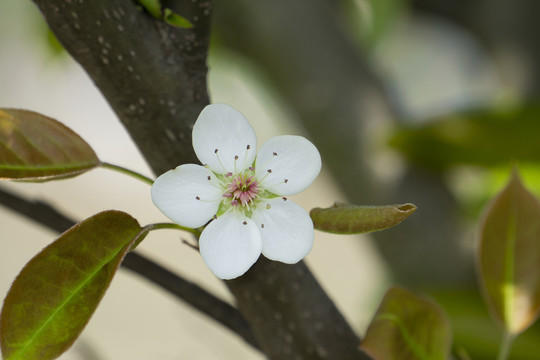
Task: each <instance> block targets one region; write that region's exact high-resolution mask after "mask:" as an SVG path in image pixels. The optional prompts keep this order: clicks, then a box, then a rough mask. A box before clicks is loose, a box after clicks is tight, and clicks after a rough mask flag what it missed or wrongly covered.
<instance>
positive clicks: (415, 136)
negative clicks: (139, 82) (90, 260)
mask: <svg viewBox="0 0 540 360" xmlns="http://www.w3.org/2000/svg"><path fill="white" fill-rule="evenodd" d="M284 4H286V5H284ZM284 6H286V8H287V11H283V9H284ZM539 11H540V3H539V2H537V1H534V0H528V1H527V0H518V1H512V0H492V1H485V0H474V1H464V0H459V1H444V0H437V1H425V0H410V1H406V0H379V1H370V0H341V1H334V2H331V1H327V0H326V1H325V0H311V1H295V2H293V3H288V2H285V3H283V2H282V1H259V2H253V1H249V0H235V1H229V2H218V3H216V9H215V13H214V27H213V40H212V46H211V49H210V57H209V68H210V72H209V77H208V81H209V89H210V92H211V99H212V102H224V103H229V104H231V105H233V106H234V107H236V108H237V109H239V110H240V111H241V112H243V113H244V115H245V116H246V117H247V118H248V119H249V120H250V122H251V123H252V124H253V126H254V128H255V130H256V132H257V135H258V140H259V145H260V144H262V143H263V142H264V141H265V140H266V139H268V138H270V137H272V136H275V135H280V134H301V135H304V136H306V137H308V138H310V139H311V140H312V141H313V142H314V143H315V144H316V145H317V146H318V148H319V150H320V151H321V154H322V156H323V164H324V166H323V171H322V173H321V176H319V178H318V179H317V180H316V183H315V184H314V185H313V186H312V187H310V188H309V189H308V190H307V191H305V192H304V193H302V194H300V195H298V196H296V197H295V199H294V200H295V201H296V202H298V203H299V204H300V205H301V206H302V207H304V209H306V210H308V211H309V209H311V208H313V207H327V206H330V205H331V204H332V203H333V202H334V201H346V202H351V203H356V204H366V205H367V204H369V205H378V204H394V203H403V202H412V203H414V204H416V205H417V206H418V207H419V209H418V211H417V212H416V213H415V214H414V215H413V216H412V217H411V218H409V219H408V220H406V221H405V222H404V223H403V224H401V225H399V226H397V227H396V228H393V229H390V230H386V231H383V232H379V233H375V234H372V235H370V236H337V235H328V234H322V233H316V239H315V246H314V249H313V251H312V252H311V253H310V255H308V257H307V258H306V262H307V264H308V266H309V267H310V268H311V269H312V271H313V272H314V273H315V275H316V277H317V278H318V279H319V281H320V282H321V283H322V285H323V287H324V288H325V289H326V290H327V291H328V293H329V295H330V296H331V297H332V299H333V300H334V301H335V302H336V304H337V306H338V308H339V309H340V310H341V311H342V312H343V314H344V315H345V317H346V318H347V319H348V320H349V321H350V323H351V324H352V326H353V327H354V329H355V330H356V331H357V332H358V333H359V334H360V335H361V336H362V335H363V333H364V332H365V330H366V327H367V324H368V323H369V321H370V319H371V316H372V314H373V313H374V312H375V309H376V308H377V305H378V302H379V301H380V299H381V297H382V295H383V294H384V292H385V290H386V288H387V287H388V286H390V285H395V284H397V285H401V286H404V287H407V288H409V289H411V290H414V291H417V292H419V293H424V294H428V295H430V296H431V297H432V298H435V299H436V300H437V301H438V302H439V303H440V304H441V306H442V307H443V308H444V309H445V310H446V312H447V313H448V314H449V316H450V318H451V321H452V325H453V329H454V348H453V350H454V353H455V355H456V356H461V358H463V359H466V358H467V357H466V356H467V354H468V356H470V358H472V359H477V360H479V359H493V358H494V357H495V354H496V352H497V347H498V342H499V337H500V332H499V330H498V329H497V326H496V325H495V323H493V321H492V320H490V318H489V317H488V314H487V310H486V309H485V306H484V305H483V303H482V300H481V297H480V295H479V292H478V287H477V282H476V278H475V271H474V262H473V256H474V249H475V241H476V240H475V231H476V226H477V222H478V219H479V216H480V214H481V209H482V208H483V206H484V205H485V203H486V202H487V201H488V200H489V199H490V198H491V197H492V196H493V195H494V194H495V193H496V192H497V191H498V190H500V189H501V187H502V186H503V184H504V182H505V181H506V179H507V178H508V175H509V172H510V169H511V167H512V164H514V163H515V162H518V163H519V166H520V169H521V172H522V175H523V177H524V181H525V183H526V185H527V186H528V188H529V189H531V190H532V191H533V192H535V193H536V194H540V181H539V180H540V172H539V168H538V165H537V164H538V162H539V161H540V142H539V141H538V138H539V134H540V121H539V117H540V107H538V105H537V102H536V99H537V97H538V94H537V92H538V91H539V90H540V78H539V77H540V71H539V68H538V65H537V64H538V63H540V62H539V61H538V60H540V59H539V57H540V42H538V41H537V39H536V36H537V34H538V29H537V27H538V25H537V24H536V19H535V16H536V15H535V14H538V13H540V12H539ZM0 83H1V84H2V86H0V106H1V107H12V108H23V109H29V110H34V111H38V112H40V113H43V114H45V115H47V116H50V117H53V118H55V119H57V120H59V121H61V122H62V123H64V124H66V125H67V126H69V127H70V128H71V129H73V130H74V131H75V132H77V133H78V134H79V135H81V136H82V137H83V138H84V139H85V140H86V141H87V142H88V143H89V144H90V145H91V146H92V147H93V148H94V150H95V151H96V153H97V154H98V156H99V158H100V159H101V160H103V161H106V162H109V163H113V164H118V165H121V166H124V167H127V168H130V169H133V170H136V171H139V172H141V173H144V174H146V175H148V176H151V172H150V170H149V168H148V167H147V166H146V164H145V163H144V160H143V159H142V157H141V156H140V154H139V153H138V150H137V149H136V147H135V146H134V145H133V143H132V141H131V140H130V138H129V137H128V135H127V133H126V132H125V131H124V129H123V128H122V126H121V124H120V123H119V122H118V121H117V119H116V117H115V115H114V113H113V112H112V110H111V109H110V108H109V106H108V105H107V102H106V101H105V100H104V98H103V97H102V96H101V94H100V93H99V91H98V90H97V89H96V88H95V86H94V85H93V83H92V82H91V81H90V79H89V78H88V77H87V75H86V74H85V73H84V71H83V70H82V69H81V68H80V66H79V65H77V64H76V63H74V61H73V60H71V59H70V57H69V56H68V55H67V54H66V53H65V52H64V51H63V50H62V49H61V47H60V46H59V45H58V44H57V43H56V42H55V39H54V38H53V37H52V36H51V34H50V33H49V31H48V29H47V26H46V24H45V23H44V21H43V20H42V18H41V16H40V14H39V12H38V10H37V8H36V7H35V6H34V5H33V4H32V3H31V2H30V1H16V0H7V1H3V2H0ZM0 186H2V189H7V190H9V191H12V192H14V193H16V194H19V195H21V196H23V197H26V198H30V199H39V200H43V201H46V202H48V203H50V204H52V205H53V206H55V207H56V208H57V209H59V210H61V211H62V212H64V213H66V214H68V215H69V216H70V217H72V218H74V219H77V220H81V219H84V218H86V217H89V216H91V215H93V214H95V213H97V212H99V211H102V210H105V209H118V210H122V211H125V212H128V213H130V214H131V215H133V216H134V217H135V218H137V219H138V220H139V222H140V223H141V224H143V225H145V224H148V223H152V222H159V221H164V220H165V218H164V216H163V215H162V214H161V213H159V211H157V210H156V209H155V208H154V207H153V205H152V202H151V200H150V196H149V187H148V186H147V185H146V184H143V183H140V182H138V181H137V180H134V179H131V178H127V177H125V176H123V175H120V174H117V173H113V172H111V171H107V170H101V169H97V170H93V171H91V172H90V173H86V174H84V175H82V176H80V177H77V178H74V179H70V180H64V181H57V182H48V183H43V184H23V183H2V184H0ZM0 224H1V225H2V232H1V235H0V293H1V294H2V295H4V294H5V293H6V292H7V290H8V289H9V286H10V284H11V282H12V281H13V279H14V277H15V276H16V275H17V273H18V272H19V271H20V269H21V268H22V267H23V266H24V264H25V263H26V262H27V261H28V260H29V259H30V258H31V257H32V256H34V255H35V254H36V253H37V252H38V251H39V250H41V249H42V248H43V247H44V246H46V245H47V244H48V243H50V242H51V241H53V240H54V239H55V237H56V234H53V233H51V232H49V231H48V230H46V229H44V228H42V227H41V226H39V225H36V224H34V223H32V222H29V221H28V220H26V219H24V218H23V217H20V216H18V215H15V214H12V213H11V212H10V211H8V210H6V209H5V208H2V207H0ZM182 236H184V237H185V238H186V239H189V234H184V235H182V234H180V233H178V232H173V231H170V232H169V231H162V232H158V233H152V234H151V235H150V236H149V237H148V238H147V239H146V240H145V241H144V242H143V243H142V245H141V246H140V247H139V249H140V251H141V252H142V253H143V254H145V255H147V256H148V257H150V258H152V259H154V260H156V261H158V262H160V263H162V264H164V265H165V266H166V267H168V268H170V269H171V270H173V271H175V272H177V273H178V274H181V275H182V276H183V277H185V278H187V279H189V280H192V281H194V282H197V283H198V284H200V285H202V286H204V287H205V288H208V289H209V290H211V291H212V292H214V293H215V294H217V295H218V296H220V297H222V298H223V299H226V300H228V301H232V298H231V297H230V295H229V294H228V292H227V290H226V289H225V287H224V285H223V284H222V283H221V282H220V281H218V280H217V279H216V278H215V277H214V276H213V275H212V274H211V273H210V272H209V270H208V269H206V267H205V266H204V265H203V264H202V261H201V259H200V257H199V255H198V254H197V253H196V252H195V251H194V250H192V249H191V248H189V247H187V246H185V245H183V244H182V242H181V239H182ZM539 335H540V329H539V327H538V325H536V326H535V327H532V328H531V329H529V330H527V331H526V332H525V333H524V334H523V335H522V336H521V337H519V338H518V339H517V341H516V343H515V346H514V348H513V352H512V356H511V359H523V360H525V359H530V360H532V359H538V358H539V357H538V356H537V355H535V354H538V353H540V345H538V341H537V339H538V336H539ZM125 358H129V359H153V358H160V359H191V358H197V359H224V358H227V359H228V358H235V359H258V358H262V357H261V356H260V354H258V353H257V352H256V351H254V350H252V349H251V348H249V347H248V346H246V345H244V344H243V342H242V341H241V340H239V339H238V338H237V337H236V336H235V335H233V334H231V333H230V332H228V331H227V330H225V329H222V328H221V327H220V326H219V325H217V324H215V323H214V322H213V321H212V320H210V319H208V318H206V317H205V316H204V315H201V314H198V313H196V312H195V311H193V310H192V309H191V308H189V307H187V306H185V305H184V304H182V303H181V302H179V301H178V300H176V299H175V298H173V297H172V296H170V295H168V294H166V293H165V292H163V291H162V290H161V289H158V288H157V287H155V286H153V285H151V284H149V283H148V282H146V281H145V280H143V279H140V278H139V277H138V276H137V275H135V274H132V273H130V272H128V271H126V270H121V271H120V272H119V273H118V275H117V277H116V278H115V279H114V281H113V283H112V285H111V288H110V289H109V291H108V293H107V295H106V296H105V298H104V299H103V301H102V303H101V305H100V307H99V308H98V310H97V311H96V314H95V315H94V317H93V318H92V319H91V321H90V323H89V324H88V326H87V328H86V329H85V331H84V332H83V334H82V336H81V337H80V338H79V340H78V341H77V342H76V343H75V345H74V346H73V348H72V349H71V350H69V351H68V352H67V353H66V354H64V355H63V356H62V357H61V359H85V360H86V359H96V360H98V359H103V360H107V359H125Z"/></svg>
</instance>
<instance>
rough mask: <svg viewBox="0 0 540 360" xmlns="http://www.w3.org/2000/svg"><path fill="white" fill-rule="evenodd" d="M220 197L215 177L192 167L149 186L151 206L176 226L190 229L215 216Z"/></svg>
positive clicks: (170, 171) (163, 176)
mask: <svg viewBox="0 0 540 360" xmlns="http://www.w3.org/2000/svg"><path fill="white" fill-rule="evenodd" d="M208 177H210V180H208ZM222 196H223V190H221V189H219V185H218V183H217V178H216V175H215V174H214V173H212V172H211V171H210V170H208V169H207V168H205V167H204V166H200V165H194V164H184V165H180V166H178V167H177V168H176V169H174V170H169V171H167V172H166V173H164V174H162V175H161V176H160V177H158V178H157V179H156V181H155V182H154V184H153V185H152V201H153V202H154V205H156V207H157V208H158V209H159V210H161V212H162V213H164V214H165V215H167V217H168V218H169V219H171V220H172V221H174V222H175V223H177V224H180V225H182V226H187V227H191V228H196V227H199V226H202V225H204V224H206V223H207V222H208V221H209V220H210V219H211V218H212V217H213V216H214V215H215V214H216V211H217V209H218V207H219V203H220V202H221V200H222Z"/></svg>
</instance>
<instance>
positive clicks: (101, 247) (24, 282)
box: [0, 211, 146, 360]
mask: <svg viewBox="0 0 540 360" xmlns="http://www.w3.org/2000/svg"><path fill="white" fill-rule="evenodd" d="M145 235H146V230H145V229H141V227H140V226H139V224H138V223H137V221H136V220H135V219H133V218H132V217H131V216H129V215H128V214H125V213H122V212H119V211H105V212H102V213H99V214H97V215H94V216H93V217H91V218H89V219H86V220H84V221H83V222H81V223H79V224H77V225H75V226H73V227H72V228H71V229H69V230H67V231H66V232H65V233H64V234H62V235H61V236H60V237H59V238H58V239H57V240H56V241H55V242H53V243H52V244H50V245H49V246H47V247H46V248H45V249H43V250H42V251H41V252H40V253H39V254H37V255H36V256H35V257H34V258H33V259H32V260H30V261H29V262H28V264H26V266H25V267H24V268H23V269H22V271H21V272H20V273H19V275H18V276H17V278H16V279H15V281H14V282H13V285H12V286H11V289H10V290H9V292H8V294H7V296H6V299H5V301H4V306H3V308H2V313H1V314H0V345H1V349H2V356H3V359H6V360H7V359H9V360H16V359H17V360H23V359H24V360H33V359H40V360H47V359H54V358H56V357H58V356H59V355H60V354H62V353H63V352H64V351H65V350H67V349H68V348H69V347H70V346H71V344H72V343H73V342H74V341H75V339H76V338H77V337H78V336H79V334H80V332H81V331H82V330H83V328H84V326H85V325H86V323H87V322H88V320H89V319H90V317H91V316H92V314H93V313H94V310H95V309H96V307H97V305H98V304H99V302H100V300H101V298H102V297H103V294H104V293H105V291H106V289H107V288H108V286H109V284H110V282H111V280H112V278H113V276H114V274H115V273H116V270H117V269H118V267H119V266H120V263H121V261H122V259H123V258H124V256H125V255H126V253H127V252H128V251H129V249H130V248H131V247H132V245H133V244H134V243H135V242H137V241H138V240H139V239H140V238H141V237H144V236H145Z"/></svg>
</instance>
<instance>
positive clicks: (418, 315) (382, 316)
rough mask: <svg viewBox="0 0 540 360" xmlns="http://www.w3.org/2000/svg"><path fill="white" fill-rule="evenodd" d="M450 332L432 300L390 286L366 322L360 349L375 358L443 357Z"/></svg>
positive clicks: (415, 359)
mask: <svg viewBox="0 0 540 360" xmlns="http://www.w3.org/2000/svg"><path fill="white" fill-rule="evenodd" d="M451 343H452V335H451V330H450V324H449V322H448V319H447V317H446V314H445V313H444V311H443V310H442V309H441V308H440V307H439V306H438V305H437V304H436V303H434V302H432V301H430V300H428V299H424V298H421V297H418V296H416V295H414V294H412V293H410V292H408V291H406V290H403V289H399V288H391V289H390V290H388V292H387V293H386V295H385V296H384V299H383V301H382V302H381V304H380V306H379V308H378V309H377V313H376V314H375V317H374V318H373V321H372V322H371V324H370V325H369V327H368V329H367V332H366V335H365V337H364V340H363V341H362V345H361V348H362V349H363V350H364V351H365V352H366V353H368V354H369V355H371V356H372V357H373V358H374V359H377V360H445V359H448V358H449V354H450V346H451Z"/></svg>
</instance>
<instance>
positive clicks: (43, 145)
mask: <svg viewBox="0 0 540 360" xmlns="http://www.w3.org/2000/svg"><path fill="white" fill-rule="evenodd" d="M99 164H100V162H99V159H98V158H97V156H96V154H95V153H94V150H92V148H91V147H90V146H89V145H88V144H87V143H86V142H85V141H84V140H83V139H81V138H80V137H79V135H77V134H75V133H74V132H73V131H71V130H70V129H69V128H67V127H66V126H64V125H62V124H61V123H59V122H58V121H56V120H54V119H51V118H49V117H46V116H43V115H41V114H38V113H35V112H32V111H27V110H15V109H0V179H7V180H27V181H44V180H52V179H58V178H65V177H70V176H74V175H77V174H80V173H83V172H85V171H87V170H90V169H92V168H94V167H96V166H98V165H99Z"/></svg>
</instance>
